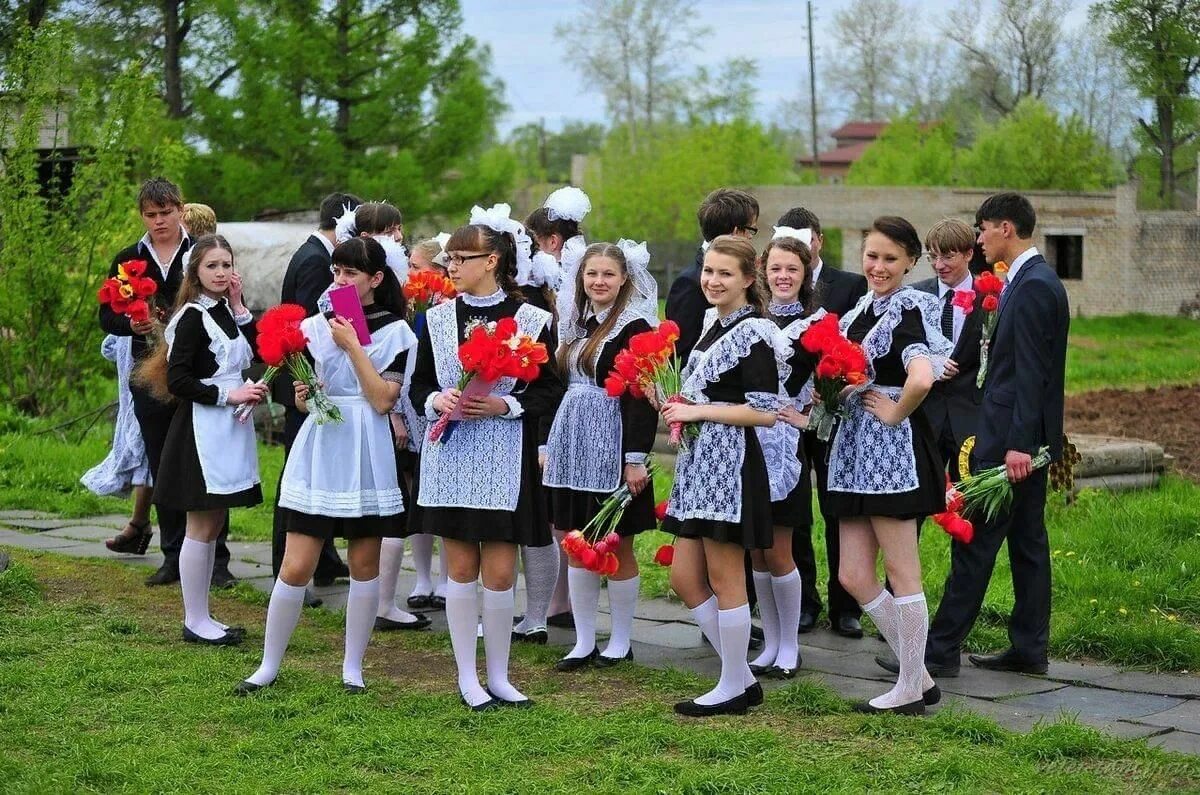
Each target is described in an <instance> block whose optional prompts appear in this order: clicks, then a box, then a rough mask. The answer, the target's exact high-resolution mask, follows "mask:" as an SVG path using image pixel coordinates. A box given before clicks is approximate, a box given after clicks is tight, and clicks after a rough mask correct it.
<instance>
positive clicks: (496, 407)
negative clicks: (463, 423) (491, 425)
mask: <svg viewBox="0 0 1200 795" xmlns="http://www.w3.org/2000/svg"><path fill="white" fill-rule="evenodd" d="M507 413H508V404H507V403H505V402H504V400H503V399H502V398H498V397H496V396H495V395H487V396H485V397H473V398H468V399H467V402H466V404H465V405H464V406H463V417H465V418H467V419H469V420H481V419H484V418H486V417H499V416H501V415H502V414H507Z"/></svg>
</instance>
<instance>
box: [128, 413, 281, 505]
mask: <svg viewBox="0 0 1200 795" xmlns="http://www.w3.org/2000/svg"><path fill="white" fill-rule="evenodd" d="M152 500H153V502H154V504H155V505H161V506H162V507H164V508H171V509H173V510H176V511H214V510H221V509H224V508H248V507H250V506H252V505H258V504H259V503H261V502H262V501H263V496H262V487H261V486H260V485H259V484H257V483H256V484H255V485H253V486H251V487H250V488H248V489H243V490H242V491H239V492H235V493H233V494H209V493H208V490H207V488H206V486H205V482H204V470H203V469H202V468H201V467H200V453H199V452H198V451H197V450H196V434H195V432H194V431H193V430H192V403H191V401H189V400H181V401H179V404H178V405H177V406H176V407H175V414H174V415H173V416H172V417H171V425H170V427H169V428H168V429H167V437H166V440H165V441H164V442H163V451H162V458H161V459H159V462H158V475H157V477H155V479H154V496H153V497H152Z"/></svg>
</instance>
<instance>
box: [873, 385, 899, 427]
mask: <svg viewBox="0 0 1200 795" xmlns="http://www.w3.org/2000/svg"><path fill="white" fill-rule="evenodd" d="M862 401H863V407H864V408H866V410H867V411H869V412H871V413H872V414H874V415H875V416H876V417H877V418H878V419H879V421H880V422H882V423H883V424H884V425H887V426H888V427H889V428H895V427H896V426H897V425H899V424H900V423H902V422H904V419H905V417H904V415H903V414H902V413H901V412H900V405H899V404H898V403H896V402H895V401H893V400H892V399H891V398H890V397H888V396H887V395H885V394H883V393H882V392H880V391H879V390H877V389H868V390H867V391H866V392H863V393H862Z"/></svg>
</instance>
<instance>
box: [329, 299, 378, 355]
mask: <svg viewBox="0 0 1200 795" xmlns="http://www.w3.org/2000/svg"><path fill="white" fill-rule="evenodd" d="M329 304H330V306H332V307H333V314H335V315H337V316H338V317H344V318H346V319H347V320H349V321H350V325H352V326H354V331H355V332H356V333H357V334H358V344H359V345H369V344H371V332H370V331H368V330H367V316H366V314H365V313H364V312H363V308H362V303H361V302H360V301H359V300H358V290H356V289H354V285H352V284H347V285H346V286H345V287H335V288H334V289H332V290H330V291H329Z"/></svg>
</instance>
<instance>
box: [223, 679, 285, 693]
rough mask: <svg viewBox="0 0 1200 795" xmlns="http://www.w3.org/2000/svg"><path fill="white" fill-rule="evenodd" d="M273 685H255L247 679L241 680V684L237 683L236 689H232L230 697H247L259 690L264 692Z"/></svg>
mask: <svg viewBox="0 0 1200 795" xmlns="http://www.w3.org/2000/svg"><path fill="white" fill-rule="evenodd" d="M273 684H275V683H274V682H267V683H266V684H265V685H256V684H254V683H253V682H251V681H250V680H249V679H243V680H242V681H241V682H238V683H237V686H236V687H234V688H233V693H232V695H235V696H239V697H240V696H248V695H250V694H251V693H257V692H258V691H259V690H265V689H266V688H268V687H270V686H271V685H273Z"/></svg>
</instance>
